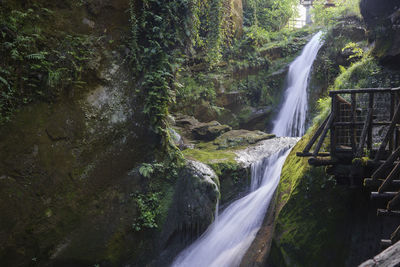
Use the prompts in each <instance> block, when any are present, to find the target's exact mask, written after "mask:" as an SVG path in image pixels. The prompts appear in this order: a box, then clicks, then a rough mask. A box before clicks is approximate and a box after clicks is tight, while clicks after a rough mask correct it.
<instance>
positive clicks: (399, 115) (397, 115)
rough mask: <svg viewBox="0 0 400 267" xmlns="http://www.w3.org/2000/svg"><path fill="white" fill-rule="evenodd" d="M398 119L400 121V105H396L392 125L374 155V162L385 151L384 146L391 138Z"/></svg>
mask: <svg viewBox="0 0 400 267" xmlns="http://www.w3.org/2000/svg"><path fill="white" fill-rule="evenodd" d="M399 119H400V104H399V105H397V109H396V113H395V114H394V115H393V119H392V123H391V124H390V126H389V129H388V131H387V133H386V135H385V138H384V139H383V141H382V144H381V146H380V147H379V150H378V152H377V153H376V155H375V160H379V159H380V157H381V155H382V154H383V152H384V151H385V149H386V145H387V143H388V141H389V139H390V138H391V137H392V133H393V130H394V128H395V127H396V123H397V122H398V121H399Z"/></svg>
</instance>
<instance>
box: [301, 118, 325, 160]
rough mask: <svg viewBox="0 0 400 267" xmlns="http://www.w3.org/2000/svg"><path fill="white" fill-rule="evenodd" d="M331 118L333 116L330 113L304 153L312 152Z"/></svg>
mask: <svg viewBox="0 0 400 267" xmlns="http://www.w3.org/2000/svg"><path fill="white" fill-rule="evenodd" d="M331 116H332V114H331V113H329V115H328V117H326V118H325V120H324V122H323V123H322V124H321V125H320V126H319V127H318V129H317V131H316V132H315V134H314V135H313V137H312V138H311V140H310V142H308V144H307V146H306V147H305V148H304V150H303V152H304V153H307V152H309V151H310V149H311V147H312V146H313V145H314V143H315V141H317V139H318V137H319V136H320V135H321V133H322V131H323V130H324V128H325V125H326V124H327V122H328V120H329V118H330V117H331Z"/></svg>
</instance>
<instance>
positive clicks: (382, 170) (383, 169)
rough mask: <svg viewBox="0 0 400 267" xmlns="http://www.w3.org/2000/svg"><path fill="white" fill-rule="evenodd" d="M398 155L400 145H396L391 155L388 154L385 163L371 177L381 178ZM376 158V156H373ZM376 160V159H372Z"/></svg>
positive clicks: (399, 154) (399, 153)
mask: <svg viewBox="0 0 400 267" xmlns="http://www.w3.org/2000/svg"><path fill="white" fill-rule="evenodd" d="M399 156H400V147H398V148H397V149H396V150H395V151H394V152H393V153H392V155H390V156H389V157H388V158H387V160H386V161H385V163H383V164H382V165H381V166H380V167H379V168H378V169H377V170H376V171H375V172H374V173H373V174H372V176H371V178H372V179H379V178H383V176H384V174H385V172H386V171H387V170H388V169H389V168H390V167H392V166H393V163H394V161H395V160H396V159H397V158H398V157H399ZM375 159H376V158H375ZM374 161H375V162H376V160H374Z"/></svg>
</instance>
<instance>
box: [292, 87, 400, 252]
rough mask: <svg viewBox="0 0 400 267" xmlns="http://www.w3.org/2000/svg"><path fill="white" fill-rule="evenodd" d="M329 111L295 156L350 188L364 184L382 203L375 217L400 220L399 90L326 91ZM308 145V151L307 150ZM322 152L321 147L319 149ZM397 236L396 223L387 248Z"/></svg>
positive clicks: (385, 241) (384, 244)
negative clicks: (324, 171)
mask: <svg viewBox="0 0 400 267" xmlns="http://www.w3.org/2000/svg"><path fill="white" fill-rule="evenodd" d="M329 95H330V97H331V99H332V102H331V112H330V114H329V116H328V117H327V118H326V119H325V121H324V122H323V123H322V124H321V125H320V126H319V128H318V129H317V130H316V132H315V134H314V135H313V136H312V138H311V139H310V142H309V143H308V144H307V145H306V147H305V149H304V150H303V151H302V152H298V153H297V156H299V157H310V158H309V160H308V162H309V164H310V165H313V166H329V168H328V169H327V171H328V172H329V173H330V174H333V175H335V177H336V179H337V180H338V182H339V181H341V182H345V183H348V184H349V185H351V186H358V185H360V186H365V187H367V188H368V189H369V190H370V191H371V199H381V200H383V201H385V204H386V207H385V208H383V209H378V211H377V215H378V216H396V217H398V218H399V221H400V88H366V89H348V90H339V91H331V92H330V93H329ZM312 149H313V151H312ZM322 150H325V151H322ZM399 240H400V226H399V227H398V228H397V229H396V231H394V232H393V234H392V235H391V237H390V239H387V240H386V239H384V240H382V241H381V243H382V246H383V247H386V246H389V245H391V244H394V243H395V242H397V241H399Z"/></svg>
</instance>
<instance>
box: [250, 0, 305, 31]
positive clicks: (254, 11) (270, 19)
mask: <svg viewBox="0 0 400 267" xmlns="http://www.w3.org/2000/svg"><path fill="white" fill-rule="evenodd" d="M297 4H298V1H296V0H249V1H246V4H245V5H244V25H245V26H247V27H251V26H254V25H256V26H259V27H261V28H263V29H265V30H267V31H270V32H273V31H278V30H280V29H282V28H283V27H284V26H285V25H286V24H287V22H288V20H289V18H291V17H292V16H293V15H294V14H295V13H296V9H295V7H296V5H297Z"/></svg>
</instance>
